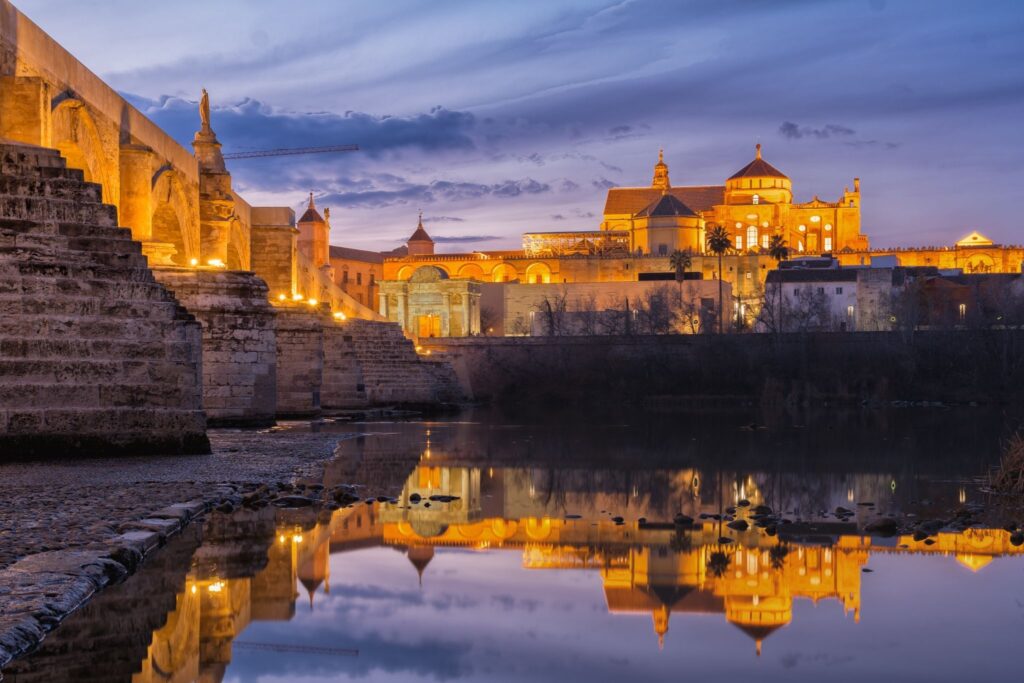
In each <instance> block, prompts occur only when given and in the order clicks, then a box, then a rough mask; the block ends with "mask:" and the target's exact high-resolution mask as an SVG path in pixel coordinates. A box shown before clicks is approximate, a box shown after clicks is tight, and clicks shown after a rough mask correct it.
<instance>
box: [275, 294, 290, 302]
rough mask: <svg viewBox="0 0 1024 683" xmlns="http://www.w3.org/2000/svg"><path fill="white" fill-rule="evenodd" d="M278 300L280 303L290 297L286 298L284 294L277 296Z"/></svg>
mask: <svg viewBox="0 0 1024 683" xmlns="http://www.w3.org/2000/svg"><path fill="white" fill-rule="evenodd" d="M277 298H278V300H280V301H284V300H285V299H287V298H288V297H287V296H285V295H284V294H278V295H277Z"/></svg>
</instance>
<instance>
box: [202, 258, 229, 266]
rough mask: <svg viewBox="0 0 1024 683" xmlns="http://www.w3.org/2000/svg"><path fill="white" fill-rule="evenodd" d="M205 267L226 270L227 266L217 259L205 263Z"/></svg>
mask: <svg viewBox="0 0 1024 683" xmlns="http://www.w3.org/2000/svg"><path fill="white" fill-rule="evenodd" d="M206 265H208V266H213V267H214V268H226V267H227V266H226V265H225V264H224V262H223V261H221V260H220V259H219V258H212V259H210V260H209V261H207V262H206Z"/></svg>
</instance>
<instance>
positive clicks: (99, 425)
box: [0, 142, 209, 458]
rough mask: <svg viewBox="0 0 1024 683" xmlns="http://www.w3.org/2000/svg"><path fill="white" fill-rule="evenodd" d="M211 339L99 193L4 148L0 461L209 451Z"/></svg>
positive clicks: (42, 153) (0, 167) (38, 153)
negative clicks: (206, 396) (205, 354)
mask: <svg viewBox="0 0 1024 683" xmlns="http://www.w3.org/2000/svg"><path fill="white" fill-rule="evenodd" d="M200 335H201V330H200V326H199V324H198V323H197V322H196V320H195V318H193V317H192V316H191V315H190V314H189V313H188V312H187V311H186V310H185V309H184V308H183V307H182V306H181V305H180V304H179V303H178V301H177V300H176V299H175V298H174V296H173V295H172V294H171V293H170V292H169V291H168V290H167V289H165V288H164V287H163V286H162V285H160V284H159V283H158V282H157V281H156V280H155V279H154V277H153V273H152V271H150V269H149V267H148V265H147V262H146V259H145V257H144V256H143V255H142V253H141V248H140V245H139V243H138V242H134V241H132V238H131V233H130V231H129V230H127V229H125V228H120V227H118V225H117V211H116V209H115V208H114V207H113V206H109V205H107V204H104V203H102V201H101V188H100V186H99V185H96V184H93V183H86V182H84V180H83V173H82V171H79V170H75V169H69V168H67V167H66V165H65V162H64V159H62V158H61V156H60V154H59V153H58V152H57V151H56V150H50V149H45V148H41V147H34V146H30V145H22V144H12V143H6V142H3V143H0V458H6V457H8V456H11V457H36V456H44V455H59V456H69V455H77V454H82V453H102V454H108V455H109V454H116V453H138V452H148V453H160V452H163V453H196V452H206V451H208V450H209V443H208V442H207V439H206V434H205V425H206V419H205V416H204V414H203V410H202V370H201V368H202V348H201V339H200Z"/></svg>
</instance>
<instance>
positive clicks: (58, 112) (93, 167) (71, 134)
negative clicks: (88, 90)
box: [50, 94, 117, 204]
mask: <svg viewBox="0 0 1024 683" xmlns="http://www.w3.org/2000/svg"><path fill="white" fill-rule="evenodd" d="M52 107H53V109H52V111H51V115H50V145H51V146H52V147H55V148H56V149H58V150H60V153H61V155H62V156H63V157H64V158H65V159H66V160H67V164H68V166H69V167H70V168H77V169H79V170H80V171H82V173H83V174H84V176H85V180H86V181H87V182H90V183H99V184H100V185H101V186H102V187H103V201H104V202H106V203H108V204H116V203H117V202H116V199H115V197H116V195H117V192H116V190H117V183H115V182H114V179H115V178H117V169H116V167H115V164H116V161H108V160H114V159H116V158H117V154H116V152H114V153H111V154H108V153H107V150H106V148H105V147H104V145H103V139H102V138H101V137H100V133H99V129H98V128H97V127H96V121H95V119H93V116H92V114H91V113H90V112H89V108H88V107H87V106H86V105H85V103H84V102H82V101H81V100H79V99H78V98H76V97H74V96H72V95H67V94H65V95H64V96H63V97H58V98H55V99H54V103H53V104H52Z"/></svg>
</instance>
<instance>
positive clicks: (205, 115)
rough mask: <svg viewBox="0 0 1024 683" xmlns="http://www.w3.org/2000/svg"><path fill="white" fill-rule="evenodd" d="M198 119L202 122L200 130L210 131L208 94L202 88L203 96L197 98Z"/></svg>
mask: <svg viewBox="0 0 1024 683" xmlns="http://www.w3.org/2000/svg"><path fill="white" fill-rule="evenodd" d="M199 120H200V121H201V122H202V125H203V127H202V131H203V132H204V133H209V132H211V131H210V94H209V93H208V92H206V88H203V96H202V97H201V98H199Z"/></svg>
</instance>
